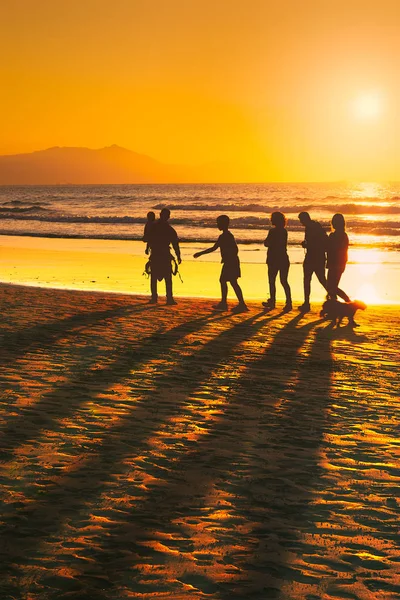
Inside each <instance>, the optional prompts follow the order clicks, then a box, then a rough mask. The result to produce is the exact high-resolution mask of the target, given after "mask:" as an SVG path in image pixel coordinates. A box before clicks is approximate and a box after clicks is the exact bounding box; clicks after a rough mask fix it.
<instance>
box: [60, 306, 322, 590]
mask: <svg viewBox="0 0 400 600" xmlns="http://www.w3.org/2000/svg"><path fill="white" fill-rule="evenodd" d="M299 320H300V317H297V318H295V319H293V320H292V321H291V322H289V324H288V325H287V326H286V327H283V328H282V329H281V330H280V331H279V332H278V334H277V335H276V337H275V339H274V341H273V343H272V345H271V346H269V347H268V348H267V349H266V351H265V353H264V355H263V356H262V357H261V358H260V359H259V360H258V361H256V363H255V364H252V365H250V367H249V368H248V371H247V372H245V373H244V375H243V376H242V377H241V378H240V380H239V382H238V385H237V389H236V390H234V391H233V394H231V395H229V397H227V399H226V406H225V410H224V414H223V416H222V418H221V419H220V420H219V421H217V423H216V424H215V425H214V426H213V427H212V428H210V430H209V432H208V434H207V435H205V436H204V438H201V439H200V441H199V442H198V443H197V444H196V447H195V449H194V450H193V451H191V448H190V447H189V448H188V452H187V454H185V453H183V454H184V456H183V458H182V459H181V460H180V461H172V463H171V468H170V469H169V471H168V472H167V473H165V470H164V472H163V477H164V480H165V483H161V484H160V485H157V486H156V487H155V488H154V490H150V491H149V492H148V493H147V494H145V495H144V497H143V500H140V498H139V499H138V501H137V503H136V506H135V508H134V509H133V510H132V511H131V513H130V514H127V513H126V511H124V512H123V518H121V523H118V517H117V518H116V520H115V519H114V520H113V523H112V527H111V529H110V530H109V531H108V534H107V535H104V537H103V538H102V541H101V540H100V542H98V541H97V543H96V549H93V551H92V552H91V553H90V559H91V561H93V560H94V561H95V563H93V562H91V563H90V567H89V568H88V569H86V575H85V569H83V573H82V580H83V581H86V588H85V591H83V590H82V591H80V593H79V594H80V595H79V596H76V597H79V598H90V597H93V594H95V595H96V597H104V598H112V597H113V598H115V597H116V594H118V591H117V589H118V588H119V587H120V585H121V582H122V581H126V577H127V574H126V573H127V572H129V573H130V575H129V578H130V584H131V585H130V586H129V589H130V591H131V592H134V593H137V594H140V595H141V594H143V595H146V594H151V593H152V591H153V592H155V591H156V590H157V591H161V590H162V589H164V585H165V582H163V581H162V579H163V577H162V576H161V578H160V579H159V580H157V578H156V580H154V579H153V581H152V583H151V584H150V583H147V584H146V583H144V582H143V583H140V579H141V577H140V576H141V571H140V569H138V571H137V572H136V573H135V571H133V572H132V568H133V567H134V566H135V564H142V563H146V562H147V563H150V564H152V565H153V568H155V569H160V568H161V565H162V564H163V563H164V561H165V556H164V554H163V552H157V551H155V550H151V551H150V550H149V548H148V547H146V543H145V542H146V540H157V539H160V536H161V539H169V536H171V535H172V536H173V537H174V539H175V543H176V545H175V546H174V549H175V550H178V551H181V552H183V553H187V552H190V551H191V550H193V548H192V545H191V542H190V539H188V536H187V534H185V532H184V531H183V530H182V528H181V527H180V526H177V525H176V520H179V519H180V518H182V517H184V516H188V515H189V516H190V519H191V521H192V522H193V520H194V521H196V520H198V522H199V523H200V522H201V521H202V520H204V510H206V507H207V501H208V500H207V499H208V495H209V491H210V489H211V487H214V488H217V489H218V491H219V493H221V494H227V495H229V496H231V497H232V496H233V497H235V499H236V500H235V502H234V503H233V504H232V506H231V513H232V514H231V516H230V518H229V523H228V526H227V528H226V531H225V532H224V533H223V535H222V538H223V539H216V541H215V545H216V546H218V545H221V547H226V548H228V551H227V552H226V553H225V555H224V562H225V564H226V567H227V570H228V569H229V567H230V566H231V565H232V566H235V568H236V569H237V568H238V566H239V565H240V568H241V573H242V574H241V576H240V577H237V576H235V577H231V578H230V580H229V579H228V580H227V578H226V577H225V578H224V579H225V582H224V583H221V582H218V580H212V578H211V577H208V576H205V575H204V568H203V569H201V568H200V569H194V570H193V572H192V573H190V572H189V573H186V574H185V575H183V576H181V577H180V579H179V581H181V582H182V583H183V584H187V585H191V586H193V587H195V588H196V589H197V591H198V593H200V594H203V593H205V594H213V597H216V598H226V599H228V598H231V597H239V598H247V597H252V598H253V597H254V598H265V597H271V598H272V597H274V594H275V595H276V594H277V593H278V590H279V587H280V585H281V583H282V581H285V582H286V581H288V579H290V578H292V579H294V580H296V578H297V579H299V580H301V581H302V580H304V576H303V575H302V573H301V572H298V571H296V570H293V569H291V568H290V567H289V566H288V564H287V563H288V559H287V552H288V549H289V550H294V549H296V547H298V544H299V536H298V534H297V530H298V528H299V527H300V526H301V523H302V522H303V519H304V515H305V514H306V513H307V510H308V507H309V504H310V499H311V497H312V494H313V491H314V484H315V480H316V478H317V474H318V465H317V452H318V447H319V443H320V440H321V435H322V430H323V426H324V421H325V411H326V409H327V399H328V398H329V380H330V372H331V359H330V353H329V350H327V348H326V343H325V342H326V340H325V338H320V333H318V334H317V336H316V338H315V341H314V343H313V346H312V349H311V353H310V354H309V357H308V358H307V359H305V360H304V361H303V363H302V364H301V365H299V364H298V362H297V353H298V351H299V349H300V348H301V347H302V346H303V344H304V343H305V341H306V340H307V337H308V336H309V334H310V332H311V331H312V329H313V327H314V326H315V323H307V324H306V325H304V326H302V327H297V325H298V322H299ZM245 325H246V329H247V327H249V326H250V327H253V328H254V327H255V324H252V323H245ZM260 325H261V326H262V325H263V322H259V323H257V326H260ZM241 326H243V324H241ZM253 333H254V331H253ZM222 335H223V334H221V336H222ZM221 336H220V337H221ZM238 341H239V340H238V339H236V343H238ZM219 342H221V340H219ZM226 342H227V340H226V339H224V340H223V341H222V344H219V345H221V350H222V348H223V349H224V350H223V353H224V359H225V360H226V359H227V358H228V359H229V353H228V354H227V353H226V352H227V350H228V347H227V346H226ZM328 346H329V344H328ZM205 350H207V351H211V350H215V348H210V347H208V349H207V348H205ZM198 359H199V357H196V359H195V360H198ZM297 370H299V377H298V379H297V382H296V384H295V386H294V387H293V386H292V385H291V380H292V378H293V376H294V375H295V374H296V372H297ZM204 376H205V374H204V373H203V375H202V377H204ZM310 377H311V379H310ZM200 380H201V378H199V379H198V380H197V381H196V382H194V385H191V386H190V389H189V388H188V386H186V388H185V394H186V395H187V397H189V395H190V393H191V392H192V391H193V390H194V388H195V386H196V385H197V384H198V383H199V382H200ZM311 389H312V390H313V394H311V402H310V390H311ZM246 396H247V397H249V398H250V399H251V403H250V404H251V410H253V411H254V410H255V411H259V415H260V421H261V422H262V427H261V436H260V435H258V437H257V438H256V440H254V435H255V432H254V424H255V420H254V418H249V414H248V413H249V407H248V406H246V402H245V398H246ZM312 396H316V397H317V398H318V402H316V401H315V398H313V397H312ZM282 400H283V404H282ZM277 402H279V403H280V410H279V411H276V410H275V404H276V403H277ZM180 404H181V402H180ZM178 410H179V408H178ZM253 417H254V416H253ZM227 432H228V433H229V435H227ZM137 442H139V443H137ZM143 442H144V444H145V440H136V443H135V448H136V449H137V452H140V451H141V450H142V449H143V448H142V445H143ZM117 456H119V453H117ZM119 458H120V457H119ZM162 466H163V465H160V469H161V467H162ZM165 478H166V479H165ZM194 481H196V490H197V493H196V494H194V493H193V486H190V483H193V482H194ZM185 484H187V485H185ZM199 490H204V491H201V492H200V493H199ZM85 491H86V490H85ZM50 496H52V494H50ZM92 499H94V498H92ZM209 520H210V526H212V518H210V519H209ZM172 522H175V524H174V525H173V524H172ZM244 524H247V527H244V530H246V531H247V534H246V535H244V536H243V535H241V534H240V530H241V527H239V526H238V525H244ZM249 524H250V526H251V532H250V533H248V529H249V527H248V526H249ZM216 525H217V524H216ZM268 538H274V539H275V540H276V539H277V540H278V541H277V542H275V548H273V549H272V550H271V552H270V554H271V555H272V558H269V559H268V552H267V551H265V549H264V550H263V549H262V548H261V546H262V544H264V543H265V540H266V539H268ZM238 547H240V548H243V550H242V552H238V550H237V548H238ZM232 548H233V549H234V551H233V554H230V552H229V549H231V551H232ZM277 550H278V551H277ZM127 554H128V557H127ZM122 557H123V560H122ZM260 557H262V558H260ZM266 557H267V558H266ZM277 557H278V558H277ZM199 571H200V572H199ZM228 572H229V570H228ZM124 573H125V575H124ZM100 574H103V576H104V577H105V579H103V578H102V579H101V582H102V583H103V584H104V581H107V586H108V587H109V586H112V585H113V584H114V585H115V587H116V588H117V589H115V588H114V589H113V588H112V587H111V588H110V589H109V590H108V591H107V592H105V591H102V592H101V591H100V588H101V585H102V583H99V581H100V580H97V582H96V575H97V576H99V575H100ZM217 579H218V578H217ZM177 584H179V582H175V589H174V586H172V588H170V591H171V593H173V594H174V593H176V597H179V593H182V589H181V588H180V587H179V585H178V586H177ZM265 594H269V596H268V595H267V596H265ZM271 594H272V595H271ZM51 597H54V598H55V597H57V594H55V595H54V596H51Z"/></svg>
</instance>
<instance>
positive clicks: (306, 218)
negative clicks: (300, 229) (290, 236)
mask: <svg viewBox="0 0 400 600" xmlns="http://www.w3.org/2000/svg"><path fill="white" fill-rule="evenodd" d="M299 221H300V223H301V224H302V225H308V224H309V223H310V221H311V217H310V215H309V213H308V212H301V213H300V214H299Z"/></svg>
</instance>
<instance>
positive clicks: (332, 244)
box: [327, 213, 350, 302]
mask: <svg viewBox="0 0 400 600" xmlns="http://www.w3.org/2000/svg"><path fill="white" fill-rule="evenodd" d="M332 229H333V231H332V233H330V234H329V237H328V249H327V250H328V251H327V256H328V260H327V267H328V275H327V283H328V295H329V298H330V299H331V300H336V299H337V296H340V297H341V298H343V300H344V301H345V302H350V298H349V296H348V295H347V294H346V293H345V292H344V291H343V290H341V289H339V287H338V286H339V282H340V278H341V277H342V275H343V273H344V270H345V268H346V264H347V259H348V254H347V251H348V247H349V238H348V236H347V233H346V222H345V220H344V216H343V215H342V214H341V213H336V214H335V215H333V217H332Z"/></svg>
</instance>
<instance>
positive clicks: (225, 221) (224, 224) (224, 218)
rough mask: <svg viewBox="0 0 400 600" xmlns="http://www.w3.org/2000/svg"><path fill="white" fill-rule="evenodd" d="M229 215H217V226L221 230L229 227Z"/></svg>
mask: <svg viewBox="0 0 400 600" xmlns="http://www.w3.org/2000/svg"><path fill="white" fill-rule="evenodd" d="M229 221H230V219H229V217H228V215H219V217H217V227H218V229H220V230H221V231H226V230H227V229H228V228H229Z"/></svg>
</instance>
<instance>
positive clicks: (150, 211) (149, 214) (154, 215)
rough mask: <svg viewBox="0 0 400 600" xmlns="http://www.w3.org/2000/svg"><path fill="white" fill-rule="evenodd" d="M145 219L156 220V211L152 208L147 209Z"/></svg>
mask: <svg viewBox="0 0 400 600" xmlns="http://www.w3.org/2000/svg"><path fill="white" fill-rule="evenodd" d="M147 220H148V221H150V222H152V221H155V220H156V213H154V212H153V211H152V210H149V212H148V213H147Z"/></svg>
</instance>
